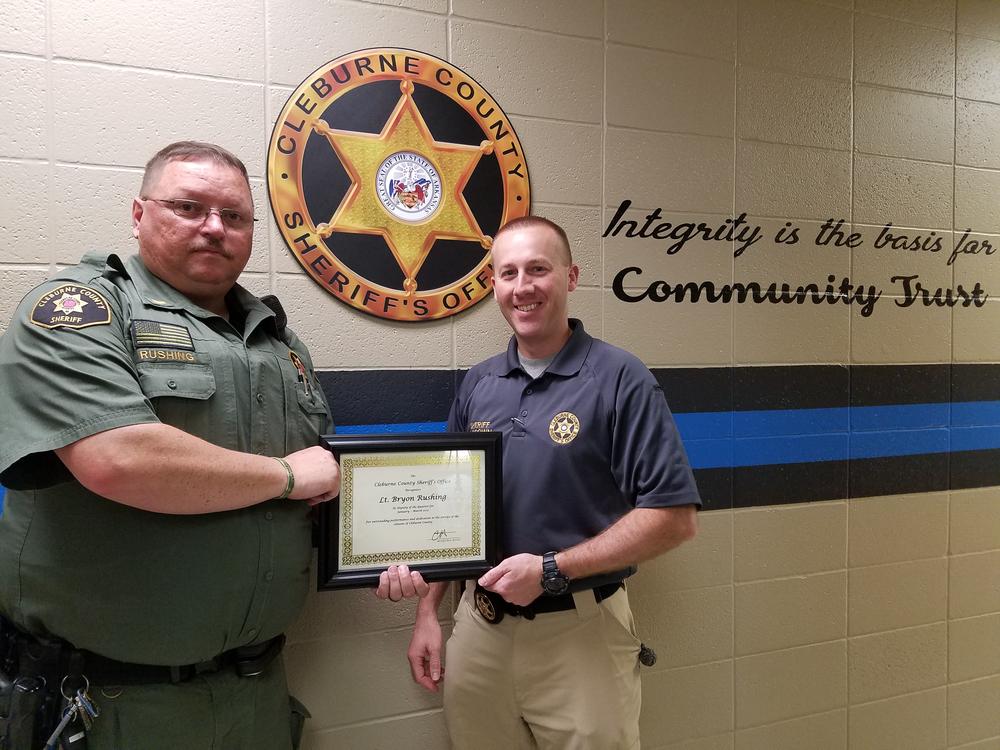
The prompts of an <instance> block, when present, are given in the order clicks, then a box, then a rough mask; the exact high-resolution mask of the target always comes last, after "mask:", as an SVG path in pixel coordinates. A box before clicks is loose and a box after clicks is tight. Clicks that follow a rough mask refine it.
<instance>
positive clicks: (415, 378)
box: [319, 365, 1000, 509]
mask: <svg viewBox="0 0 1000 750" xmlns="http://www.w3.org/2000/svg"><path fill="white" fill-rule="evenodd" d="M653 374H654V375H655V376H656V378H657V380H658V381H659V383H660V384H661V385H662V386H663V388H664V392H665V393H666V394H667V398H668V401H669V402H670V404H671V408H672V409H673V410H674V411H675V412H678V413H692V412H713V411H723V412H725V411H732V410H734V409H735V410H758V409H762V410H766V409H803V408H822V407H836V406H846V405H848V404H850V405H853V406H875V405H880V404H897V403H899V404H906V403H948V402H949V401H956V402H961V401H984V400H985V401H992V400H1000V365H900V366H882V365H874V366H872V365H863V366H857V365H856V366H852V367H844V366H791V367H752V368H751V367H747V368H659V369H655V370H654V371H653ZM464 375H465V371H449V370H368V371H357V372H321V373H319V379H320V382H321V383H322V385H323V388H324V390H325V392H326V393H327V396H328V397H329V399H330V404H331V407H332V409H333V413H334V419H335V421H336V423H337V424H340V425H353V424H381V423H389V424H392V423H405V422H443V421H445V420H446V419H447V416H448V410H449V408H450V405H451V401H452V399H453V398H454V394H455V390H456V388H457V384H458V383H460V382H461V378H463V377H464ZM695 477H696V479H697V481H698V486H699V489H700V491H701V493H702V496H703V498H704V500H705V507H706V509H720V508H731V507H737V508H746V507H756V506H764V505H778V504H782V503H798V502H810V501H819V500H834V499H843V498H859V497H871V496H881V495H893V494H904V493H919V492H933V491H940V490H946V489H949V488H952V489H963V488H971V487H987V486H994V485H1000V450H981V451H962V452H956V453H932V454H921V455H916V456H892V457H887V458H866V459H853V460H851V461H818V462H808V463H799V464H774V465H764V466H747V467H735V468H730V467H723V468H716V469H697V470H695Z"/></svg>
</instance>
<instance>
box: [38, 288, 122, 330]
mask: <svg viewBox="0 0 1000 750" xmlns="http://www.w3.org/2000/svg"><path fill="white" fill-rule="evenodd" d="M31 322H32V324H33V325H36V326H40V327H42V328H87V327H88V326H106V325H108V324H109V323H110V322H111V308H110V307H109V306H108V301H107V300H106V299H104V297H103V296H101V294H100V293H99V292H95V291H94V290H93V289H91V288H89V287H85V286H79V285H78V284H63V285H62V286H59V287H56V288H55V289H52V290H51V291H48V292H45V294H43V295H42V296H41V297H39V298H38V301H37V302H35V305H34V307H32V308H31Z"/></svg>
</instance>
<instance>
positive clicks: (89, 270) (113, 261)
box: [53, 253, 128, 284]
mask: <svg viewBox="0 0 1000 750" xmlns="http://www.w3.org/2000/svg"><path fill="white" fill-rule="evenodd" d="M109 272H110V274H121V275H122V276H124V277H125V278H128V271H126V270H125V263H124V262H123V261H122V259H121V258H119V257H118V256H117V255H115V254H114V253H112V254H111V255H108V254H107V253H87V254H86V255H84V256H83V257H82V258H80V262H79V263H77V264H76V265H75V266H68V267H67V268H64V269H63V270H62V271H60V272H59V274H58V276H55V277H53V279H54V280H56V279H67V280H69V279H71V280H73V281H78V282H81V283H84V284H86V283H88V282H91V281H94V280H95V279H100V278H102V277H106V276H108V275H109Z"/></svg>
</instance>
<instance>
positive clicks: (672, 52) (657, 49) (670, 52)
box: [608, 39, 733, 63]
mask: <svg viewBox="0 0 1000 750" xmlns="http://www.w3.org/2000/svg"><path fill="white" fill-rule="evenodd" d="M611 45H614V46H615V47H623V48H625V49H636V50H642V51H644V52H662V53H663V54H665V55H677V56H678V57H690V58H693V59H695V60H708V61H711V62H720V63H726V62H732V61H733V59H732V58H731V57H719V56H718V55H707V54H704V53H699V52H689V51H687V50H684V51H681V50H678V49H670V48H669V47H650V46H649V45H647V44H636V43H635V42H617V41H616V42H612V41H611V40H610V39H609V40H608V46H609V47H610V46H611Z"/></svg>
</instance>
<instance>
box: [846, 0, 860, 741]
mask: <svg viewBox="0 0 1000 750" xmlns="http://www.w3.org/2000/svg"><path fill="white" fill-rule="evenodd" d="M854 6H855V3H854V2H851V105H850V107H851V111H850V115H849V118H850V119H849V122H850V123H851V129H850V136H849V141H850V153H851V156H850V158H851V181H850V187H849V195H848V199H849V206H850V211H849V213H850V219H851V226H852V227H853V226H854V219H855V217H854V178H855V167H856V162H857V154H856V153H855V150H854V145H855V132H854V129H855V116H854V106H855V98H856V97H857V80H855V77H856V75H857V51H858V14H857V10H856V9H855V7H854ZM847 273H848V276H849V277H850V278H851V279H853V278H854V253H849V254H848V256H847ZM853 340H854V316H853V315H849V316H847V346H848V360H849V363H850V362H853V360H854V353H853V344H852V342H853ZM847 390H848V393H850V390H851V370H850V367H848V370H847ZM847 497H848V498H850V497H851V472H850V471H848V472H847ZM844 523H845V524H846V525H847V531H846V533H845V535H844V541H845V544H844V548H845V549H844V553H845V555H846V557H845V562H846V563H847V574H846V580H845V581H844V623H845V627H846V630H847V636H848V637H850V633H851V573H850V567H851V566H850V560H851V503H850V502H848V503H847V512H846V513H845V514H844ZM847 652H848V662H850V641H848V645H847ZM848 669H850V667H849V666H848ZM844 693H845V695H844V698H845V701H846V705H847V706H848V707H849V706H850V705H851V679H850V674H848V677H847V680H846V681H845V685H844ZM849 719H850V711H849V710H848V711H845V712H844V736H845V737H847V738H848V743H849V742H850V732H851V726H850V721H849Z"/></svg>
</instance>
